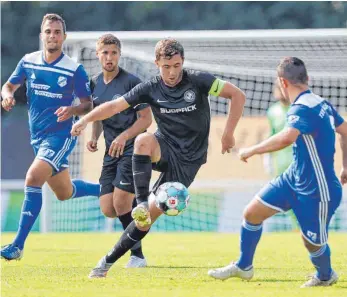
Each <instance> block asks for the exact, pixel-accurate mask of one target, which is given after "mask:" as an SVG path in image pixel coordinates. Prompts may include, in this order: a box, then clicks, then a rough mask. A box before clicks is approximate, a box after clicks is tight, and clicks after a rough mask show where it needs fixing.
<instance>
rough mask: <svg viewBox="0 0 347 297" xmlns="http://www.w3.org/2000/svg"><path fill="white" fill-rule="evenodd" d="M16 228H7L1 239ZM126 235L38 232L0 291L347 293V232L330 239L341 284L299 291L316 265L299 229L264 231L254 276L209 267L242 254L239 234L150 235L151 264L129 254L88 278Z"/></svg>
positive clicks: (6, 268) (219, 295)
mask: <svg viewBox="0 0 347 297" xmlns="http://www.w3.org/2000/svg"><path fill="white" fill-rule="evenodd" d="M13 236H14V235H13V234H8V233H3V234H2V236H1V244H2V245H4V244H6V243H9V242H10V241H11V240H12V239H13ZM119 236H120V233H112V234H101V233H97V234H96V233H52V234H32V235H30V236H29V239H28V241H27V245H26V249H25V251H24V258H23V259H22V260H21V261H12V262H5V261H4V260H2V262H1V296H7V297H9V296H16V297H22V296H30V297H32V296H35V297H39V296H45V297H51V296H59V297H65V296H66V297H67V296H69V297H70V296H74V297H75V296H83V297H91V296H105V297H110V296H117V297H121V296H129V297H135V296H151V297H157V296H158V297H159V296H165V297H171V296H178V297H181V296H182V297H183V296H189V297H195V296H196V297H202V296H203V297H206V296H210V297H212V296H215V297H223V296H238V297H241V296H247V297H251V296H257V297H264V296H271V297H273V296H281V297H286V296H288V297H289V296H290V297H292V296H300V297H305V296H309V297H312V296H319V297H342V296H347V252H346V243H347V234H344V233H331V234H330V238H329V242H330V247H331V250H332V262H333V267H334V269H335V270H336V271H337V272H338V274H339V275H340V279H339V282H338V283H337V284H336V285H334V286H332V287H328V288H322V287H320V288H309V289H300V288H299V287H300V285H301V284H302V283H303V282H304V281H305V277H306V276H307V275H308V274H310V273H312V272H313V271H314V269H313V267H312V264H311V263H310V261H309V258H308V253H307V252H306V250H305V248H304V246H303V244H302V242H301V239H300V234H299V233H297V232H293V233H272V234H269V233H267V234H263V237H262V239H261V241H260V244H259V245H258V249H257V254H256V258H255V263H254V266H255V277H254V278H253V280H252V281H250V282H245V281H241V280H239V279H229V280H226V281H219V280H214V279H212V278H210V277H209V276H208V275H207V270H208V269H209V268H213V267H219V266H224V265H226V264H227V263H229V262H230V261H231V260H236V259H237V257H238V246H239V241H238V234H218V233H152V234H149V236H147V238H146V239H145V240H144V242H143V249H144V253H145V255H146V257H147V261H148V264H149V267H147V268H140V269H125V268H123V267H124V265H125V264H126V262H127V261H128V259H129V255H125V256H124V257H123V258H122V259H121V260H120V261H119V262H117V263H116V264H115V265H114V266H113V267H112V268H111V270H110V272H109V273H108V276H107V278H106V279H88V277H87V276H88V274H89V272H90V270H91V269H92V268H93V267H94V266H95V264H96V263H97V262H98V260H99V259H100V258H101V256H103V255H104V254H105V253H106V252H108V251H109V249H110V248H111V247H112V246H113V244H114V243H115V242H116V240H117V239H118V238H119Z"/></svg>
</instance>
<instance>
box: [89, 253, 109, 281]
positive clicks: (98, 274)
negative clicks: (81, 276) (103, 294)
mask: <svg viewBox="0 0 347 297" xmlns="http://www.w3.org/2000/svg"><path fill="white" fill-rule="evenodd" d="M112 265H113V263H106V257H102V258H101V259H100V261H99V262H98V264H96V266H95V267H94V268H93V270H92V271H91V272H90V273H89V276H88V277H89V278H102V277H106V275H107V272H108V271H109V270H110V268H111V267H112Z"/></svg>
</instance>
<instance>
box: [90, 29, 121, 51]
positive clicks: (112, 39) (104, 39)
mask: <svg viewBox="0 0 347 297" xmlns="http://www.w3.org/2000/svg"><path fill="white" fill-rule="evenodd" d="M105 44H106V45H107V44H115V45H116V46H117V47H118V48H119V49H121V48H122V45H121V42H120V40H119V39H118V38H117V37H116V36H114V35H113V34H109V33H108V34H104V35H101V36H100V37H99V39H98V40H97V42H96V48H97V49H98V48H99V46H101V45H105Z"/></svg>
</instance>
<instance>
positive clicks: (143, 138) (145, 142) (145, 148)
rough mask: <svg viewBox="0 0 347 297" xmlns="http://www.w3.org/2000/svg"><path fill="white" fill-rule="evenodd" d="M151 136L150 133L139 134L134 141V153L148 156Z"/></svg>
mask: <svg viewBox="0 0 347 297" xmlns="http://www.w3.org/2000/svg"><path fill="white" fill-rule="evenodd" d="M153 137H154V136H153V134H150V133H141V134H139V135H138V136H137V137H136V139H135V144H134V149H135V153H148V154H150V151H151V147H152V143H153Z"/></svg>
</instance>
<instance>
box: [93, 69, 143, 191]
mask: <svg viewBox="0 0 347 297" xmlns="http://www.w3.org/2000/svg"><path fill="white" fill-rule="evenodd" d="M140 82H141V80H140V79H139V78H137V77H136V76H134V75H132V74H131V73H129V72H127V71H125V70H124V69H122V68H119V73H118V74H117V76H116V77H115V78H114V79H113V80H112V81H111V82H109V83H108V84H105V83H104V77H103V74H102V73H100V74H98V75H96V76H94V77H93V78H92V80H91V87H92V92H93V102H94V106H98V105H100V104H102V103H105V102H107V101H110V100H115V99H117V98H118V97H121V96H122V95H123V94H125V93H127V92H128V91H129V90H131V89H132V88H134V87H135V86H136V85H138V84H139V83H140ZM146 107H148V105H147V104H139V105H137V106H134V108H128V109H127V110H124V111H122V112H121V113H118V114H115V115H113V116H112V117H110V118H108V119H105V120H103V121H102V125H103V130H104V138H105V144H106V150H105V155H104V161H103V167H102V172H101V176H100V184H101V193H100V196H102V195H105V194H108V193H112V192H113V189H114V187H117V188H119V189H122V190H124V191H127V192H130V193H134V192H135V191H134V182H133V175H132V165H131V156H132V154H133V150H134V141H135V139H134V138H133V139H129V140H128V141H127V143H126V145H125V148H124V153H123V155H122V156H120V157H119V158H116V157H111V156H110V155H109V154H108V150H109V148H110V146H111V143H112V141H113V140H114V139H115V138H116V137H117V136H118V135H120V134H121V133H122V132H124V131H125V130H127V129H128V128H129V127H131V126H132V125H133V124H134V123H135V122H136V120H137V111H139V110H141V109H144V108H146Z"/></svg>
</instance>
